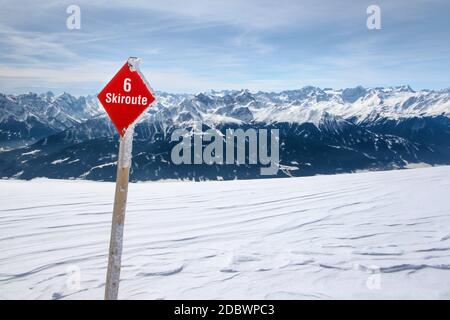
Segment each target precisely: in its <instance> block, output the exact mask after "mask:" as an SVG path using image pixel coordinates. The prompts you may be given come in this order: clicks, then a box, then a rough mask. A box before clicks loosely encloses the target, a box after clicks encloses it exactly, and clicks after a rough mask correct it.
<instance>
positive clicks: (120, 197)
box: [105, 126, 134, 300]
mask: <svg viewBox="0 0 450 320" xmlns="http://www.w3.org/2000/svg"><path fill="white" fill-rule="evenodd" d="M133 134H134V126H130V127H128V129H127V131H126V132H125V135H124V136H123V137H121V138H120V146H119V159H118V160H117V179H116V193H115V196H114V209H113V217H112V225H111V240H110V243H109V258H108V271H107V273H106V286H105V300H117V296H118V293H119V281H120V266H121V260H122V243H123V227H124V222H125V208H126V205H127V195H128V178H129V175H130V167H131V151H132V148H133Z"/></svg>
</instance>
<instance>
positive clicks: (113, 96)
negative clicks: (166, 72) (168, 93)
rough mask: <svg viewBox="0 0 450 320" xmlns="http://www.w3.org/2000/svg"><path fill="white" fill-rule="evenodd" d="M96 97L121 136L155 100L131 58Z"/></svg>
mask: <svg viewBox="0 0 450 320" xmlns="http://www.w3.org/2000/svg"><path fill="white" fill-rule="evenodd" d="M133 62H136V64H134V63H133ZM97 97H98V99H99V100H100V102H101V104H102V105H103V107H104V108H105V110H106V112H107V113H108V115H109V117H110V118H111V120H112V122H113V123H114V125H115V127H116V128H117V131H119V134H120V135H121V136H123V135H124V134H125V131H126V130H127V128H128V127H129V126H130V125H131V124H133V122H134V121H136V119H137V118H138V117H139V116H140V115H141V114H142V113H143V112H144V111H145V110H146V109H147V108H148V107H149V106H150V105H151V104H152V103H153V102H154V101H155V96H154V94H153V93H152V91H151V88H150V86H149V85H147V81H146V80H145V78H144V76H143V75H142V74H141V72H140V71H139V69H138V68H137V61H134V60H132V59H129V60H128V61H127V62H126V63H125V64H124V65H123V67H122V68H121V69H120V70H119V72H117V73H116V75H115V76H114V77H113V78H112V79H111V81H109V82H108V84H107V85H106V86H105V88H103V90H102V91H101V92H100V93H99V94H98V95H97Z"/></svg>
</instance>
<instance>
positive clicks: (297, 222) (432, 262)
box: [0, 167, 450, 299]
mask: <svg viewBox="0 0 450 320" xmlns="http://www.w3.org/2000/svg"><path fill="white" fill-rule="evenodd" d="M449 177H450V167H433V168H420V169H410V170H397V171H387V172H369V173H357V174H343V175H335V176H315V177H307V178H290V179H268V180H247V181H227V182H217V181H215V182H168V183H138V184H131V185H130V189H129V197H128V201H129V203H128V208H127V217H126V224H125V238H124V251H123V259H122V275H121V283H120V291H119V297H120V298H122V299H141V298H149V299H163V298H167V299H169V298H174V299H177V298H185V299H197V298H206V299H216V298H223V299H228V298H234V299H241V298H242V299H259V298H262V299H264V298H271V299H272V298H273V299H310V298H312V299H316V298H318V299H323V298H369V299H371V298H388V299H389V298H406V299H415V298H440V299H449V298H450V227H449V226H450V197H449V196H448V195H449V194H450V180H449ZM0 188H1V190H2V192H1V193H0V298H1V299H16V298H25V299H60V298H67V299H86V298H91V299H102V298H103V292H104V281H105V274H106V265H107V250H108V244H109V232H110V223H111V211H112V200H113V196H114V184H113V183H105V182H89V181H58V180H45V179H39V180H33V181H28V182H26V181H14V180H2V181H0ZM78 270H79V271H80V279H81V282H80V287H79V288H78V286H77V285H76V281H75V282H73V279H74V278H73V276H74V274H75V275H76V274H77V271H78ZM73 272H75V273H73ZM74 283H75V285H74Z"/></svg>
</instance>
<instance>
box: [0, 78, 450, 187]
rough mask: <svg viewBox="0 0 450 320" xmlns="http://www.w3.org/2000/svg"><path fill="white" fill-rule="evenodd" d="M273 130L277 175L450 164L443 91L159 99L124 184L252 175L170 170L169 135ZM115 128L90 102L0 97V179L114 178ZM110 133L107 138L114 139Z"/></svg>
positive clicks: (230, 169) (142, 128)
mask: <svg viewBox="0 0 450 320" xmlns="http://www.w3.org/2000/svg"><path fill="white" fill-rule="evenodd" d="M194 122H201V123H202V124H203V126H204V127H205V128H208V127H212V128H216V129H218V130H221V131H222V132H225V130H226V129H227V128H238V127H239V128H243V129H246V128H256V129H258V128H276V129H279V130H280V140H281V141H280V160H281V163H280V169H281V170H280V171H279V173H278V176H292V175H294V176H301V175H312V174H317V173H337V172H352V171H355V170H378V169H390V168H402V167H407V166H410V165H411V164H413V163H421V164H422V165H424V164H430V165H435V164H450V89H445V90H438V91H433V90H420V91H414V90H412V89H411V88H410V87H409V86H402V87H392V88H363V87H356V88H348V89H341V90H333V89H321V88H316V87H311V86H308V87H304V88H302V89H299V90H291V91H283V92H279V93H274V92H257V93H251V92H250V91H248V90H240V91H230V90H228V91H220V92H217V91H209V92H202V93H198V94H194V95H188V94H169V93H158V99H157V104H156V105H155V106H154V107H152V108H151V109H150V110H149V111H148V112H147V113H146V114H145V116H144V117H143V118H142V119H141V120H140V123H139V124H138V125H137V127H136V131H135V132H136V137H135V146H134V158H133V169H132V179H134V180H157V179H166V178H178V179H179V178H187V179H220V178H223V179H234V178H257V177H259V168H258V167H257V166H249V165H240V166H238V165H235V166H230V165H227V166H219V165H197V166H189V165H186V166H183V165H180V166H175V165H173V164H172V163H171V161H170V150H171V148H172V147H173V145H174V143H173V142H171V141H170V134H171V132H172V131H173V130H174V129H176V128H188V129H190V128H192V126H193V125H194ZM115 134H116V133H115V129H114V127H113V126H112V124H111V122H110V120H109V119H108V118H107V116H106V114H105V112H104V111H103V109H102V107H101V106H100V105H99V103H98V101H97V100H96V99H95V98H94V97H79V98H75V97H73V96H71V95H70V94H67V93H64V94H62V95H58V96H54V95H53V94H52V93H47V94H42V95H36V94H32V93H30V94H26V95H19V96H12V95H0V137H1V140H0V148H3V150H5V149H8V148H12V147H14V146H15V147H17V146H22V147H23V146H25V145H26V144H28V145H26V146H25V147H23V148H16V149H14V150H10V151H7V152H2V153H0V176H3V177H18V178H24V179H28V178H33V177H36V176H45V177H54V178H87V179H94V180H113V179H114V177H115V161H116V154H117V136H114V135H115ZM113 136H114V137H113Z"/></svg>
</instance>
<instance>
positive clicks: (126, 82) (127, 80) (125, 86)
mask: <svg viewBox="0 0 450 320" xmlns="http://www.w3.org/2000/svg"><path fill="white" fill-rule="evenodd" d="M123 90H124V91H125V92H130V91H131V79H130V78H125V80H124V81H123Z"/></svg>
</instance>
